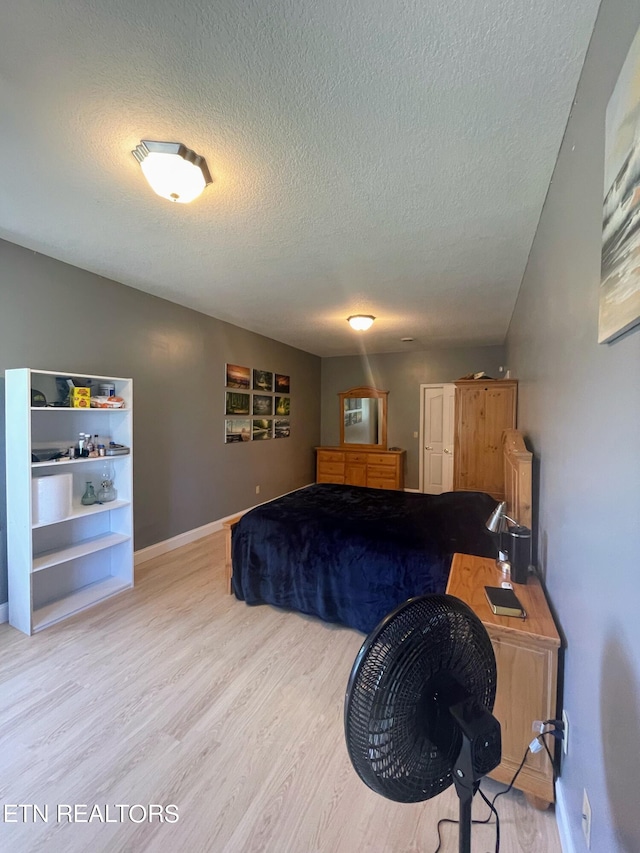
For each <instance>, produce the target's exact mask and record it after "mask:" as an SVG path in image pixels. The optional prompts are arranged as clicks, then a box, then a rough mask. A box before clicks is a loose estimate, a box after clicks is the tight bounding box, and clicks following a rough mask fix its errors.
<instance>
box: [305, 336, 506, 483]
mask: <svg viewBox="0 0 640 853" xmlns="http://www.w3.org/2000/svg"><path fill="white" fill-rule="evenodd" d="M503 353H504V350H503V348H502V347H456V348H454V347H451V348H448V349H435V348H434V349H431V350H426V351H423V352H406V353H404V352H397V353H385V354H382V355H363V356H341V357H336V358H323V359H322V444H323V445H330V446H331V445H335V444H339V442H340V420H339V405H338V397H337V394H338V393H339V392H340V391H347V390H348V389H349V388H354V387H356V386H357V385H374V386H375V387H376V388H380V389H381V390H382V391H389V414H388V418H387V425H388V435H387V444H388V446H389V447H402V448H403V449H405V450H406V451H407V468H406V471H405V487H406V488H408V489H417V488H418V485H419V476H420V475H419V465H420V451H419V440H418V439H417V438H414V437H413V433H414V432H419V430H420V385H422V384H428V383H434V382H452V381H453V380H454V379H459V378H460V377H461V376H464V375H465V374H467V373H479V372H480V371H481V370H483V371H484V372H485V373H487V374H488V375H489V376H493V377H494V378H496V379H497V378H498V377H499V376H500V374H499V373H498V367H500V365H501V364H503Z"/></svg>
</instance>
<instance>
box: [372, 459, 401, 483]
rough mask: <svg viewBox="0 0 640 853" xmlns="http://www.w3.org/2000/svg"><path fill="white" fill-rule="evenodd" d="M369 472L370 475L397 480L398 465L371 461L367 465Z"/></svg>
mask: <svg viewBox="0 0 640 853" xmlns="http://www.w3.org/2000/svg"><path fill="white" fill-rule="evenodd" d="M367 474H368V475H369V477H383V478H384V477H387V478H389V477H390V478H391V479H392V480H395V479H396V466H395V465H393V466H392V467H389V466H386V467H385V466H384V465H372V464H371V463H369V464H368V465H367Z"/></svg>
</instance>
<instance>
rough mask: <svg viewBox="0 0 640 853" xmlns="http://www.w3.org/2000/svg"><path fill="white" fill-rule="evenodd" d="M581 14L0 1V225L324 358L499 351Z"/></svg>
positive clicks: (290, 2) (399, 0) (365, 5)
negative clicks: (172, 145)
mask: <svg viewBox="0 0 640 853" xmlns="http://www.w3.org/2000/svg"><path fill="white" fill-rule="evenodd" d="M597 7H598V0H563V2H562V3H558V2H557V0H539V1H538V2H537V3H531V2H529V0H491V2H489V0H428V2H425V0H350V2H349V0H348V2H346V3H345V2H344V0H340V2H338V0H251V2H246V0H220V2H205V0H173V2H169V1H168V0H135V2H133V3H132V2H131V0H48V2H45V0H3V3H2V12H1V13H0V15H1V18H2V24H1V27H0V123H1V131H2V132H1V134H0V155H1V161H0V162H2V164H3V168H2V173H1V174H0V236H2V237H5V238H6V239H8V240H10V241H13V242H15V243H18V244H20V245H23V246H27V247H29V248H32V249H34V250H36V251H39V252H43V253H45V254H47V255H51V256H53V257H55V258H59V259H61V260H64V261H67V262H68V263H71V264H75V265H76V266H79V267H82V268H84V269H88V270H92V271H94V272H97V273H100V274H102V275H105V276H108V277H110V278H114V279H116V280H118V281H121V282H123V283H124V284H127V285H130V286H132V287H136V288H139V289H141V290H145V291H147V292H149V293H153V294H156V295H158V296H161V297H164V298H166V299H169V300H172V301H174V302H177V303H180V304H182V305H186V306H189V307H192V308H195V309H197V310H199V311H203V312H205V313H207V314H211V315H213V316H214V317H219V318H221V319H224V320H228V321H230V322H232V323H235V324H237V325H240V326H243V327H245V328H248V329H252V330H254V331H257V332H261V333H263V334H265V335H267V336H269V337H272V338H275V339H276V340H281V341H284V342H286V343H289V344H292V345H293V346H297V347H300V348H302V349H304V350H307V351H309V352H313V353H317V354H319V355H338V354H347V353H353V352H358V351H359V350H360V347H361V346H362V344H363V343H364V342H366V348H367V350H368V351H370V352H392V351H398V350H402V349H403V348H414V349H415V348H424V347H427V346H434V345H442V346H444V345H462V344H477V345H482V344H496V343H501V342H502V341H503V340H504V336H505V333H506V330H507V327H508V323H509V320H510V317H511V312H512V309H513V305H514V303H515V299H516V295H517V291H518V288H519V285H520V281H521V278H522V274H523V272H524V268H525V264H526V260H527V255H528V252H529V248H530V246H531V242H532V239H533V236H534V232H535V228H536V224H537V221H538V217H539V215H540V211H541V207H542V204H543V201H544V197H545V193H546V190H547V186H548V183H549V179H550V176H551V173H552V170H553V166H554V162H555V158H556V154H557V152H558V148H559V145H560V141H561V138H562V133H563V131H564V127H565V124H566V121H567V118H568V115H569V110H570V108H571V103H572V99H573V97H574V93H575V89H576V85H577V81H578V76H579V73H580V69H581V67H582V62H583V59H584V54H585V51H586V48H587V44H588V40H589V37H590V34H591V31H592V29H593V24H594V21H595V16H596V12H597ZM141 139H158V140H167V141H180V142H183V143H185V144H186V145H187V146H188V147H190V148H193V149H195V150H196V151H197V152H198V153H199V154H202V155H204V156H205V157H206V159H207V162H208V164H209V167H210V170H211V172H212V175H213V177H214V184H213V185H212V186H210V187H209V188H207V190H206V191H205V193H204V194H203V195H202V196H201V197H200V198H199V199H198V200H197V201H195V202H193V203H192V204H190V205H179V204H170V203H169V202H166V201H164V200H162V199H160V198H158V197H157V196H155V195H154V194H153V193H152V191H151V190H150V189H149V187H148V186H147V185H146V183H145V181H144V178H143V176H142V173H141V171H140V168H139V166H138V164H137V163H136V161H135V160H134V158H133V157H132V156H131V153H130V152H131V150H132V149H133V148H134V147H135V146H136V145H137V144H138V142H139V141H140V140H141ZM357 311H362V312H364V313H370V314H375V315H376V316H377V317H378V320H377V321H376V323H375V324H374V326H373V328H372V329H371V330H370V331H369V332H367V333H366V337H365V338H364V339H363V336H362V334H358V333H355V332H353V331H351V330H350V329H349V327H348V326H347V324H346V322H345V318H346V317H347V315H349V314H352V313H355V312H357ZM403 336H411V337H413V338H415V342H414V343H412V344H403V343H401V342H400V338H401V337H403Z"/></svg>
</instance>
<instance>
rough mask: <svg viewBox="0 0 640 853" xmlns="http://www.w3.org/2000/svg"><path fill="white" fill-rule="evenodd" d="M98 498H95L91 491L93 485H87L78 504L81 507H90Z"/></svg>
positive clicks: (93, 492)
mask: <svg viewBox="0 0 640 853" xmlns="http://www.w3.org/2000/svg"><path fill="white" fill-rule="evenodd" d="M97 500H98V498H97V497H96V493H95V491H94V490H93V483H87V484H86V486H85V490H84V494H83V496H82V497H81V498H80V503H81V504H82V506H91V505H92V504H94V503H95V502H96V501H97Z"/></svg>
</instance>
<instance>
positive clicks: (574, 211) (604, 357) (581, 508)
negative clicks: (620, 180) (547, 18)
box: [507, 0, 640, 853]
mask: <svg viewBox="0 0 640 853" xmlns="http://www.w3.org/2000/svg"><path fill="white" fill-rule="evenodd" d="M639 26H640V5H639V4H638V2H637V0H604V2H603V3H602V6H601V9H600V14H599V18H598V21H597V24H596V28H595V32H594V36H593V39H592V43H591V47H590V49H589V52H588V55H587V58H586V62H585V67H584V70H583V74H582V78H581V81H580V85H579V88H578V91H577V96H576V103H575V105H574V108H573V111H572V115H571V118H570V120H569V124H568V126H567V131H566V135H565V139H564V142H563V145H562V149H561V152H560V156H559V159H558V162H557V165H556V169H555V173H554V176H553V181H552V183H551V185H550V188H549V193H548V197H547V200H546V203H545V206H544V210H543V213H542V217H541V220H540V223H539V227H538V232H537V235H536V238H535V241H534V244H533V248H532V251H531V255H530V259H529V264H528V268H527V271H526V275H525V277H524V280H523V284H522V288H521V291H520V296H519V299H518V302H517V306H516V310H515V314H514V316H513V319H512V323H511V328H510V331H509V334H508V338H507V363H508V365H509V367H511V369H512V370H514V371H515V374H516V375H517V376H518V377H519V378H520V380H521V382H520V389H519V401H520V402H519V421H520V425H521V427H522V428H523V429H525V430H526V432H527V433H528V435H529V437H530V440H531V445H532V449H533V450H534V452H535V454H536V457H537V458H538V461H539V474H540V500H539V558H540V562H541V564H542V568H543V570H544V572H545V573H546V580H547V587H548V591H549V595H550V599H551V602H552V605H553V607H554V608H555V610H556V613H557V617H558V622H559V626H560V628H561V630H562V632H563V634H564V636H565V638H566V645H567V648H566V658H565V672H564V706H565V708H566V709H567V712H568V714H569V720H570V738H569V754H568V756H567V757H566V758H565V760H564V762H563V766H562V776H561V779H560V782H559V785H558V793H559V798H560V800H561V811H564V813H565V814H566V815H567V817H568V821H569V827H570V834H571V837H572V838H573V842H574V844H575V849H576V850H577V851H580V850H585V849H586V846H585V843H584V840H583V837H582V833H581V830H580V812H581V805H582V790H583V788H584V787H586V789H587V791H588V794H589V798H590V802H591V809H592V815H593V816H592V840H591V849H592V850H596V851H629V853H631V851H638V850H640V819H639V816H638V802H640V795H639V791H640V749H639V746H638V744H640V617H639V613H638V605H639V604H640V593H639V586H638V577H639V573H640V428H639V424H640V329H636V330H635V331H632V332H630V333H628V334H627V335H626V337H624V338H623V339H620V340H618V341H616V342H614V343H612V344H609V345H599V344H598V343H597V342H596V341H597V334H598V329H597V324H598V288H599V277H600V245H601V230H602V198H603V157H604V121H605V110H606V105H607V101H608V99H609V96H610V94H611V91H612V90H613V87H614V85H615V82H616V78H617V75H618V73H619V70H620V68H621V66H622V63H623V62H624V59H625V56H626V53H627V50H628V48H629V46H630V44H631V41H632V39H633V36H634V34H635V32H636V30H637V29H638V27H639Z"/></svg>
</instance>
